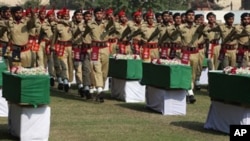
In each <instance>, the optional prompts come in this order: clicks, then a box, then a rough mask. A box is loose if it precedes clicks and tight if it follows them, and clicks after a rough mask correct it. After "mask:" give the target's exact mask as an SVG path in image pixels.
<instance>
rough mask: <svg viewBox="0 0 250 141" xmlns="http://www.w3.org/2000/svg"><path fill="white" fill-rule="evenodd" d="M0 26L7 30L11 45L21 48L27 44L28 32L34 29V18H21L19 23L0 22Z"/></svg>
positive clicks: (10, 21) (12, 21)
mask: <svg viewBox="0 0 250 141" xmlns="http://www.w3.org/2000/svg"><path fill="white" fill-rule="evenodd" d="M0 26H3V27H7V28H8V29H9V31H10V41H11V43H12V44H15V45H19V46H23V45H26V44H27V43H28V37H29V30H30V29H31V28H33V27H35V18H34V17H33V18H23V19H21V20H20V21H19V22H17V21H16V20H8V21H3V22H0Z"/></svg>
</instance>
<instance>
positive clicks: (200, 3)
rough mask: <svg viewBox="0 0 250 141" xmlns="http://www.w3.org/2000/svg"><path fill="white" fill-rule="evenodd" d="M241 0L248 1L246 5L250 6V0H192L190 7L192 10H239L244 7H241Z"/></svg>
mask: <svg viewBox="0 0 250 141" xmlns="http://www.w3.org/2000/svg"><path fill="white" fill-rule="evenodd" d="M243 1H244V2H247V1H248V2H249V3H248V7H250V5H249V4H250V0H192V1H191V2H190V8H192V9H194V10H241V9H245V8H243V7H242V3H243ZM244 5H246V4H244Z"/></svg>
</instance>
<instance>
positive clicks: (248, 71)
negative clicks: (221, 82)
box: [223, 66, 250, 75]
mask: <svg viewBox="0 0 250 141" xmlns="http://www.w3.org/2000/svg"><path fill="white" fill-rule="evenodd" d="M223 72H224V73H225V74H239V75H250V67H241V68H237V67H231V66H228V67H225V68H224V69H223Z"/></svg>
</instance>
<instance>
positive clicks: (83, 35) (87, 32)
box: [82, 24, 91, 38]
mask: <svg viewBox="0 0 250 141" xmlns="http://www.w3.org/2000/svg"><path fill="white" fill-rule="evenodd" d="M90 32H91V28H90V26H89V24H87V26H86V28H85V30H84V32H83V34H82V37H83V38H85V37H86V35H87V34H89V33H90Z"/></svg>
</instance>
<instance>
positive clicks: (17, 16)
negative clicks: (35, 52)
mask: <svg viewBox="0 0 250 141" xmlns="http://www.w3.org/2000/svg"><path fill="white" fill-rule="evenodd" d="M11 13H12V14H13V20H9V21H4V22H1V23H0V26H4V27H8V28H9V31H10V43H11V49H12V58H11V62H10V65H11V67H12V66H22V67H32V63H31V50H30V48H29V47H28V46H27V43H28V37H29V33H28V31H29V30H30V29H31V28H33V27H35V16H34V13H33V11H32V12H31V15H32V16H31V18H24V17H23V8H22V7H20V6H16V7H13V8H12V9H11Z"/></svg>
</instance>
